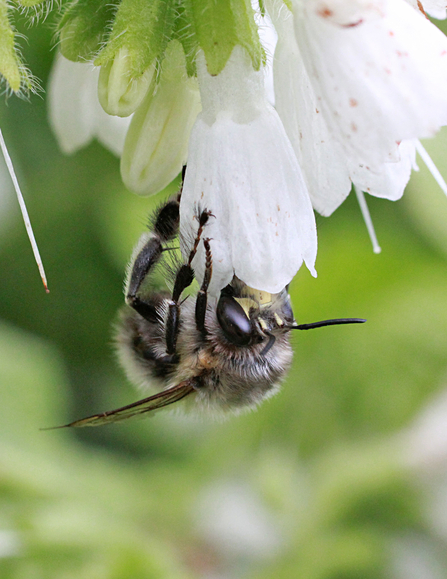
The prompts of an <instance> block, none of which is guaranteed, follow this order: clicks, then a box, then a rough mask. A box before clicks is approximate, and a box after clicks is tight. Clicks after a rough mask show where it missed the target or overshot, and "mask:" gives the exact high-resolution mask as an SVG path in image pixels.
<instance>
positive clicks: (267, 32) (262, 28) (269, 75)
mask: <svg viewBox="0 0 447 579" xmlns="http://www.w3.org/2000/svg"><path fill="white" fill-rule="evenodd" d="M251 7H252V8H253V10H254V11H255V19H256V24H257V26H258V33H259V40H260V41H261V44H262V47H263V48H264V51H265V56H266V63H265V66H264V68H263V70H264V83H265V92H266V97H267V100H268V102H269V103H270V104H271V105H273V106H275V90H274V87H273V54H274V53H275V46H276V43H277V42H278V34H277V32H276V29H275V27H274V26H273V23H272V21H271V20H270V17H269V15H268V14H267V13H266V12H265V13H264V15H262V14H261V11H260V10H259V1H258V0H251Z"/></svg>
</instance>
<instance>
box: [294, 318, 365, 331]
mask: <svg viewBox="0 0 447 579" xmlns="http://www.w3.org/2000/svg"><path fill="white" fill-rule="evenodd" d="M364 322H366V320H364V319H363V318H338V319H335V320H323V321H321V322H314V323H313V324H297V325H296V326H288V328H289V330H313V328H322V327H323V326H338V325H341V324H363V323H364Z"/></svg>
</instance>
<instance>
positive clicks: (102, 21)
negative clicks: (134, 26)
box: [59, 0, 116, 62]
mask: <svg viewBox="0 0 447 579" xmlns="http://www.w3.org/2000/svg"><path fill="white" fill-rule="evenodd" d="M115 11H116V6H114V5H113V4H111V2H110V0H75V1H74V2H71V3H70V4H69V5H68V7H67V9H66V10H65V12H64V15H63V16H62V19H61V21H60V23H59V31H60V48H61V52H62V54H63V55H64V56H65V58H68V60H73V61H80V62H84V61H86V60H91V59H92V58H94V57H95V56H96V54H97V53H98V52H99V50H100V49H101V47H102V45H103V44H104V42H105V40H106V37H107V34H108V26H109V23H110V22H111V21H113V18H114V14H115Z"/></svg>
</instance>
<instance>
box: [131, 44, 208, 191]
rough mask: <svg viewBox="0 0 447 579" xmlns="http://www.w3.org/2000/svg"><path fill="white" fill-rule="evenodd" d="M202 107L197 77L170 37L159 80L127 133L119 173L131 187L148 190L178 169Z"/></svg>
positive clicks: (157, 187)
mask: <svg viewBox="0 0 447 579" xmlns="http://www.w3.org/2000/svg"><path fill="white" fill-rule="evenodd" d="M200 108H201V107H200V95H199V90H198V85H197V80H196V79H195V78H190V77H188V76H187V74H186V64H185V55H184V53H183V48H182V45H181V44H180V42H178V41H175V40H174V41H171V43H170V44H169V46H168V49H167V51H166V56H165V59H164V60H163V65H162V72H161V78H160V82H159V84H158V85H157V87H156V88H155V90H149V92H148V93H147V95H146V97H145V99H144V100H143V102H142V104H141V105H140V106H139V108H138V109H137V110H136V112H135V114H134V116H133V119H132V122H131V124H130V127H129V132H128V134H127V137H126V142H125V145H124V151H123V156H122V158H121V176H122V178H123V181H124V183H125V184H126V186H127V187H129V189H131V190H132V191H134V192H135V193H139V194H140V195H152V194H154V193H158V191H161V190H162V189H163V188H164V187H166V186H167V185H169V183H170V182H171V181H172V180H173V179H174V178H175V177H176V176H177V175H178V174H179V173H180V171H181V170H182V167H183V165H184V164H185V163H186V159H187V156H188V139H189V135H190V133H191V128H192V126H193V123H194V121H195V119H196V117H197V114H198V113H199V111H200Z"/></svg>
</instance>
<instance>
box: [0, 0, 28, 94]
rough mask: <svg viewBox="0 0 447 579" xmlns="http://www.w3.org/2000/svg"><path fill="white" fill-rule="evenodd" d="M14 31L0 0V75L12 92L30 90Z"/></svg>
mask: <svg viewBox="0 0 447 579" xmlns="http://www.w3.org/2000/svg"><path fill="white" fill-rule="evenodd" d="M14 40H15V34H14V29H13V27H12V25H11V22H10V21H9V15H8V5H7V3H6V1H5V0H0V75H2V76H3V77H4V78H5V79H6V82H7V83H8V85H9V87H10V88H11V90H12V91H14V92H19V91H20V89H21V88H24V87H25V88H26V89H31V88H32V83H31V79H30V77H29V75H28V73H27V71H26V69H25V67H24V66H23V64H22V63H21V60H20V57H19V55H18V54H17V51H16V48H15V44H14Z"/></svg>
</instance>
